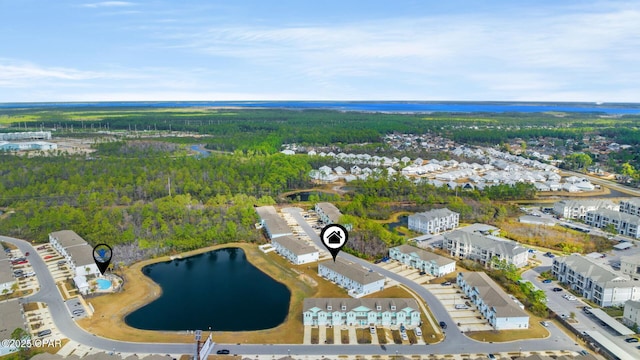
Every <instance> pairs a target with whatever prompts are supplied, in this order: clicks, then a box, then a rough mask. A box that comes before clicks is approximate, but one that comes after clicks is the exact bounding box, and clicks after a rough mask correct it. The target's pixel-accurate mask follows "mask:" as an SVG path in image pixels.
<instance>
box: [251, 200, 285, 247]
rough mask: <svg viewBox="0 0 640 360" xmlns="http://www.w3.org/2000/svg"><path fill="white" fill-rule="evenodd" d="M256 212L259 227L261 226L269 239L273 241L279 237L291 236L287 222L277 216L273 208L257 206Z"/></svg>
mask: <svg viewBox="0 0 640 360" xmlns="http://www.w3.org/2000/svg"><path fill="white" fill-rule="evenodd" d="M256 212H257V213H258V216H260V225H262V227H263V228H264V230H265V231H266V233H267V236H269V239H271V240H273V239H275V238H278V237H280V236H288V235H293V231H292V230H291V228H290V227H289V225H288V224H287V222H286V221H285V220H284V219H283V218H282V217H281V216H280V215H279V214H278V211H276V208H275V207H273V206H259V207H257V208H256Z"/></svg>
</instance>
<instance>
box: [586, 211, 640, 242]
mask: <svg viewBox="0 0 640 360" xmlns="http://www.w3.org/2000/svg"><path fill="white" fill-rule="evenodd" d="M584 222H585V223H586V224H587V225H590V226H595V227H597V228H604V227H606V226H607V225H613V226H614V227H615V229H616V232H617V233H618V234H621V235H626V236H631V237H634V238H640V216H636V215H631V214H627V213H623V212H620V211H615V210H609V209H598V210H593V211H589V212H587V215H586V217H585V221H584Z"/></svg>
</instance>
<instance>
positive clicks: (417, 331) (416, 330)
mask: <svg viewBox="0 0 640 360" xmlns="http://www.w3.org/2000/svg"><path fill="white" fill-rule="evenodd" d="M413 332H414V333H416V336H422V329H420V327H417V328H415V329H413Z"/></svg>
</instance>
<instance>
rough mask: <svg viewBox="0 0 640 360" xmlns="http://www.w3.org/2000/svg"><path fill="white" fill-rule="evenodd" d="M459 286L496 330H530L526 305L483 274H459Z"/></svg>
mask: <svg viewBox="0 0 640 360" xmlns="http://www.w3.org/2000/svg"><path fill="white" fill-rule="evenodd" d="M457 280H458V286H460V288H461V289H462V291H464V293H465V294H466V295H467V296H468V297H469V298H470V299H471V301H472V302H473V303H474V304H475V305H476V306H477V307H478V310H479V311H480V313H482V315H483V316H484V317H485V318H486V319H487V321H489V324H491V326H493V328H494V329H496V330H513V329H528V328H529V315H527V313H526V312H525V311H524V305H522V304H521V303H520V302H516V299H515V298H512V297H511V296H509V295H507V293H505V292H504V291H503V290H502V288H500V286H499V285H498V284H496V283H495V282H494V281H493V280H492V279H491V278H490V277H489V276H488V275H487V274H485V273H483V272H466V273H459V274H458V279H457Z"/></svg>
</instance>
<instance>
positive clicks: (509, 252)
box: [444, 230, 527, 257]
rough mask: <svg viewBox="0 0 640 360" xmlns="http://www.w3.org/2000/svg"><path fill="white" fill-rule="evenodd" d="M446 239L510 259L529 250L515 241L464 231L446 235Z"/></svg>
mask: <svg viewBox="0 0 640 360" xmlns="http://www.w3.org/2000/svg"><path fill="white" fill-rule="evenodd" d="M444 238H445V239H451V240H455V241H459V242H462V243H465V244H472V245H474V246H476V247H479V248H481V249H484V250H489V251H492V252H494V253H496V254H503V255H506V256H510V257H513V256H515V255H518V254H521V253H525V252H527V249H525V248H523V247H522V246H520V245H519V244H518V243H516V242H514V241H510V240H507V239H499V238H497V237H488V236H484V235H480V234H476V233H470V232H467V231H463V230H456V231H453V232H451V233H448V234H445V235H444Z"/></svg>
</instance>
